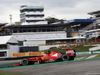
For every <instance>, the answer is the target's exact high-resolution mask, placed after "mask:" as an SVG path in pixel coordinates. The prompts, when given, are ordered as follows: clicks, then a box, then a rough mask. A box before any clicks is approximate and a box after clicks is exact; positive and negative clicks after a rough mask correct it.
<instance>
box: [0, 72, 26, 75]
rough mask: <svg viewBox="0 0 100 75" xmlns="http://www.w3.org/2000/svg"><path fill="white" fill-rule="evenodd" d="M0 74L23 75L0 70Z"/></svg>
mask: <svg viewBox="0 0 100 75" xmlns="http://www.w3.org/2000/svg"><path fill="white" fill-rule="evenodd" d="M0 75H25V74H21V73H15V72H3V71H2V72H0Z"/></svg>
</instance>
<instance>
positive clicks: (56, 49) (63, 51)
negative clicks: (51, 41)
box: [44, 47, 65, 53]
mask: <svg viewBox="0 0 100 75" xmlns="http://www.w3.org/2000/svg"><path fill="white" fill-rule="evenodd" d="M47 51H58V52H60V53H65V49H61V48H56V47H52V48H50V49H48V50H44V53H47Z"/></svg>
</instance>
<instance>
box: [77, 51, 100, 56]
mask: <svg viewBox="0 0 100 75" xmlns="http://www.w3.org/2000/svg"><path fill="white" fill-rule="evenodd" d="M76 54H77V55H79V54H100V51H89V52H76Z"/></svg>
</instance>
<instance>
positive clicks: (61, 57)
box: [21, 49, 76, 65]
mask: <svg viewBox="0 0 100 75" xmlns="http://www.w3.org/2000/svg"><path fill="white" fill-rule="evenodd" d="M75 56H76V52H75V50H74V49H66V53H65V54H61V53H60V52H57V51H52V52H50V51H48V52H47V54H44V55H43V56H41V57H32V58H26V59H23V60H22V61H21V65H28V64H34V62H36V61H37V62H39V63H45V62H55V61H68V60H74V58H75Z"/></svg>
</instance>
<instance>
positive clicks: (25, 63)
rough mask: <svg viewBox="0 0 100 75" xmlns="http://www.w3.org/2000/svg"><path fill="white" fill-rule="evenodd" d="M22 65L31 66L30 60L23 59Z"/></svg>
mask: <svg viewBox="0 0 100 75" xmlns="http://www.w3.org/2000/svg"><path fill="white" fill-rule="evenodd" d="M21 64H22V66H25V65H28V64H29V61H28V59H23V60H22V61H21Z"/></svg>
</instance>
